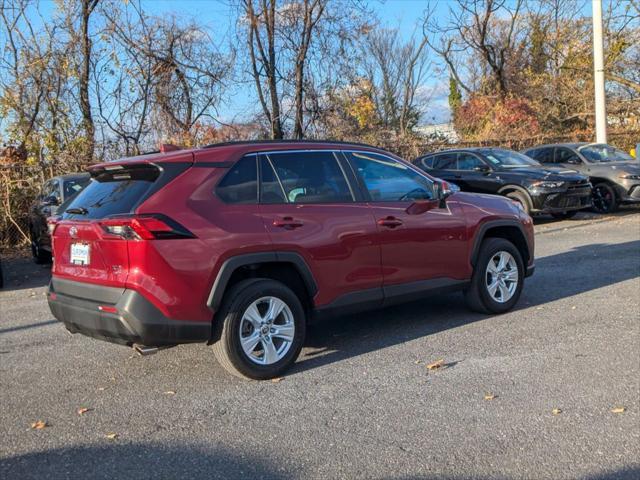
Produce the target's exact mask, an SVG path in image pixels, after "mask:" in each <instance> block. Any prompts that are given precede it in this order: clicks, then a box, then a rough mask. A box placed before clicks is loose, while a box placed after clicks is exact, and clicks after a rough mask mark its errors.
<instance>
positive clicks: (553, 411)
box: [551, 408, 562, 415]
mask: <svg viewBox="0 0 640 480" xmlns="http://www.w3.org/2000/svg"><path fill="white" fill-rule="evenodd" d="M551 413H553V414H554V415H560V414H561V413H562V410H560V409H559V408H554V409H553V410H551Z"/></svg>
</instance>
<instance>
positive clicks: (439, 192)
mask: <svg viewBox="0 0 640 480" xmlns="http://www.w3.org/2000/svg"><path fill="white" fill-rule="evenodd" d="M459 191H460V187H459V186H458V185H456V184H455V183H449V182H445V181H444V180H438V181H437V182H436V197H437V199H438V201H439V204H440V208H444V207H445V204H446V200H447V198H449V197H450V196H451V195H453V194H454V193H456V192H459Z"/></svg>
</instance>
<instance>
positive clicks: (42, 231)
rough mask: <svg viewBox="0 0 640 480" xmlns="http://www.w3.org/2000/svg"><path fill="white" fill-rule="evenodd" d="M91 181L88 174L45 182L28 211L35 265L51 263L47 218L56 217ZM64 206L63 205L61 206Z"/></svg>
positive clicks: (67, 176)
mask: <svg viewBox="0 0 640 480" xmlns="http://www.w3.org/2000/svg"><path fill="white" fill-rule="evenodd" d="M90 181H91V176H90V175H89V174H88V173H86V172H85V173H71V174H69V175H60V176H59V177H53V178H51V179H49V180H47V181H46V182H45V184H44V185H43V186H42V190H41V191H40V194H39V195H38V196H37V197H36V199H35V201H34V203H33V205H32V206H31V209H30V211H29V234H30V236H31V253H32V254H33V259H34V261H35V262H36V263H47V262H50V261H51V237H50V236H49V227H48V225H47V217H50V216H52V215H56V214H57V213H60V212H61V209H64V206H65V205H66V204H68V200H70V199H71V198H73V197H74V196H75V195H76V194H77V193H79V192H80V191H81V190H82V189H83V188H84V187H86V186H87V185H88V184H89V182H90ZM63 204H64V205H63Z"/></svg>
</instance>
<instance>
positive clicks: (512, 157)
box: [482, 149, 541, 168]
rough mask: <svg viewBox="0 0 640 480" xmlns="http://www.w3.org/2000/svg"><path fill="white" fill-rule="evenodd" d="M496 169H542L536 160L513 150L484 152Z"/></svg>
mask: <svg viewBox="0 0 640 480" xmlns="http://www.w3.org/2000/svg"><path fill="white" fill-rule="evenodd" d="M482 153H483V154H484V156H485V157H486V158H487V160H489V161H490V162H491V164H492V165H493V166H494V167H504V168H514V167H540V166H541V165H540V164H539V163H538V162H536V161H535V160H534V159H532V158H529V157H527V156H526V155H523V154H521V153H518V152H514V151H513V150H501V149H491V150H484V151H483V152H482Z"/></svg>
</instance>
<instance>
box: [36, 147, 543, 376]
mask: <svg viewBox="0 0 640 480" xmlns="http://www.w3.org/2000/svg"><path fill="white" fill-rule="evenodd" d="M90 173H91V178H92V181H91V183H90V184H89V186H88V187H87V188H86V189H84V190H83V191H82V192H81V193H80V194H78V196H76V197H75V199H74V200H73V201H72V202H71V203H70V204H69V206H68V207H67V209H66V210H65V212H64V214H63V215H62V216H61V217H60V218H59V219H58V220H57V221H56V223H55V224H53V225H52V226H51V227H52V228H51V229H52V230H53V232H54V233H53V252H54V257H55V259H54V265H53V278H52V280H51V285H50V288H49V293H48V299H49V305H50V307H51V311H52V312H53V314H54V315H55V317H56V318H57V319H58V320H60V321H61V322H63V323H64V324H65V326H66V327H67V329H68V330H69V331H71V332H74V333H75V332H79V333H83V334H85V335H89V336H91V337H95V338H99V339H103V340H108V341H111V342H116V343H121V344H125V345H130V346H134V347H136V348H137V349H138V350H139V351H141V352H142V353H144V352H147V351H154V350H155V349H157V348H159V347H164V346H171V345H176V344H180V343H189V342H203V343H208V344H212V345H213V350H214V353H215V355H216V357H217V359H218V360H219V362H220V363H221V364H222V365H223V366H224V367H225V368H226V369H227V370H229V371H230V372H231V373H234V374H236V375H240V376H245V377H250V378H255V379H265V378H271V377H274V376H277V375H279V374H281V373H282V372H283V371H284V370H285V369H286V368H287V367H289V366H290V365H291V364H292V363H293V362H294V361H295V359H296V357H297V356H298V354H299V352H300V349H301V348H302V344H303V342H304V338H305V327H306V325H307V322H308V321H310V320H311V319H315V318H318V317H322V316H324V315H327V314H345V313H352V312H355V311H357V310H364V309H372V308H379V307H384V306H388V305H392V304H395V303H399V302H406V301H409V300H415V299H419V298H422V297H423V296H425V294H427V293H435V292H447V291H451V290H462V291H463V292H464V294H465V297H466V299H467V302H468V304H469V306H470V307H471V308H472V309H473V310H476V311H480V312H484V313H502V312H506V311H507V310H509V309H511V308H512V307H513V306H514V305H515V304H516V302H517V301H518V298H519V296H520V292H521V291H522V286H523V281H524V278H525V277H527V276H529V275H531V274H532V273H533V270H534V264H533V260H534V259H533V226H532V222H531V218H530V217H529V216H528V215H527V214H526V213H524V211H523V210H522V208H521V207H520V206H519V205H518V204H517V203H514V202H512V201H511V200H509V199H506V198H503V197H500V196H494V195H476V194H469V193H462V192H457V193H453V192H452V191H451V190H450V189H449V187H448V185H447V184H446V183H445V182H442V181H440V180H437V179H435V178H432V177H430V176H429V175H428V174H426V173H424V172H422V171H420V170H419V169H417V168H416V167H414V166H413V165H411V164H410V163H407V162H405V161H403V160H401V159H400V158H398V157H396V156H394V155H392V154H390V153H388V152H385V151H382V150H379V149H377V148H374V147H370V146H366V145H359V144H346V143H335V142H289V141H286V142H239V143H227V144H217V145H212V146H209V147H204V148H200V149H194V150H179V151H171V152H167V153H160V154H153V155H143V156H139V157H133V158H127V159H124V160H119V161H115V162H110V163H104V164H100V165H96V166H93V167H91V168H90Z"/></svg>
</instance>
